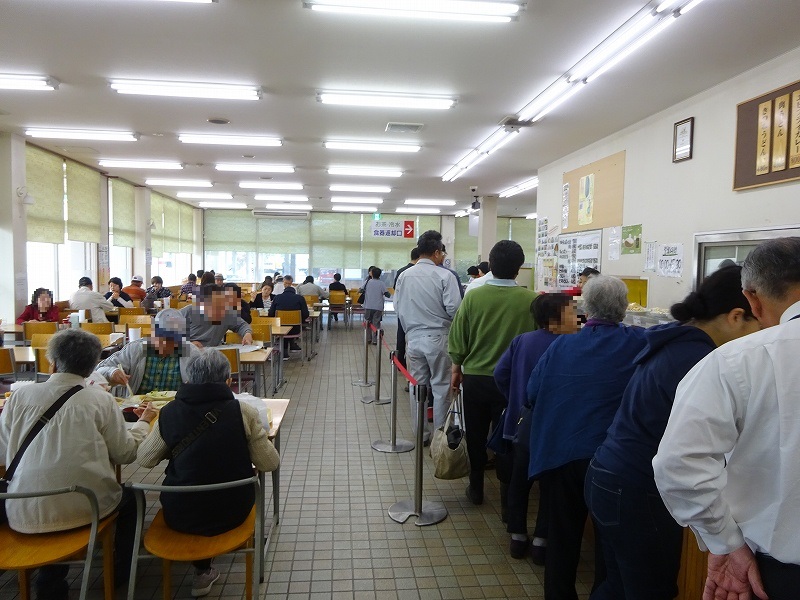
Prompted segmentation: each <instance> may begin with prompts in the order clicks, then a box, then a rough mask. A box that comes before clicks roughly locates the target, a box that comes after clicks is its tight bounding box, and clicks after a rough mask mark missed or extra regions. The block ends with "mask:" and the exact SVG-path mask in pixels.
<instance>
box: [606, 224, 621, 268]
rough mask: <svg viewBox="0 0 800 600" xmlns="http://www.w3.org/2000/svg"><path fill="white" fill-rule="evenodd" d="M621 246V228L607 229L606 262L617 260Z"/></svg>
mask: <svg viewBox="0 0 800 600" xmlns="http://www.w3.org/2000/svg"><path fill="white" fill-rule="evenodd" d="M621 246H622V228H621V227H609V228H608V260H619V252H620V247H621Z"/></svg>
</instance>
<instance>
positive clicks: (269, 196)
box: [254, 194, 308, 202]
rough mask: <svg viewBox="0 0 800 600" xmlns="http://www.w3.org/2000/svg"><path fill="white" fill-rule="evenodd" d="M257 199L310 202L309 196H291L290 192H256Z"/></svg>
mask: <svg viewBox="0 0 800 600" xmlns="http://www.w3.org/2000/svg"><path fill="white" fill-rule="evenodd" d="M254 198H255V199H256V200H267V201H276V200H277V201H278V202H308V196H291V195H289V194H256V195H255V196H254Z"/></svg>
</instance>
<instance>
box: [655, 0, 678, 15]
mask: <svg viewBox="0 0 800 600" xmlns="http://www.w3.org/2000/svg"><path fill="white" fill-rule="evenodd" d="M675 2H676V0H664V1H663V2H662V3H661V4H659V5H658V6H657V7H656V12H657V13H662V12H664V11H665V10H667V9H668V8H669V7H670V6H672V5H673V4H675Z"/></svg>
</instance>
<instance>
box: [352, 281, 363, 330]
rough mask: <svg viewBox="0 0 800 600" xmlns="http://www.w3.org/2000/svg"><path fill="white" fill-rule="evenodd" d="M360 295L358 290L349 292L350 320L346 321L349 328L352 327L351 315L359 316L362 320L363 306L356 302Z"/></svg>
mask: <svg viewBox="0 0 800 600" xmlns="http://www.w3.org/2000/svg"><path fill="white" fill-rule="evenodd" d="M360 295H361V293H360V292H359V291H358V290H350V318H349V319H348V324H349V325H350V327H352V326H353V323H352V321H353V315H361V318H362V319H363V318H364V305H363V304H359V302H358V297H359V296H360Z"/></svg>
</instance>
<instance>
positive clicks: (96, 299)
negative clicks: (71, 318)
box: [69, 277, 114, 323]
mask: <svg viewBox="0 0 800 600" xmlns="http://www.w3.org/2000/svg"><path fill="white" fill-rule="evenodd" d="M69 307H70V308H71V309H73V310H88V311H90V314H91V317H92V323H108V319H107V318H106V311H107V310H114V305H113V304H111V301H110V300H106V299H105V297H104V296H103V294H101V293H100V292H95V291H94V290H93V289H92V280H91V279H89V278H88V277H81V278H80V280H79V281H78V291H77V292H75V293H74V294H72V297H71V298H70V299H69Z"/></svg>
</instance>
